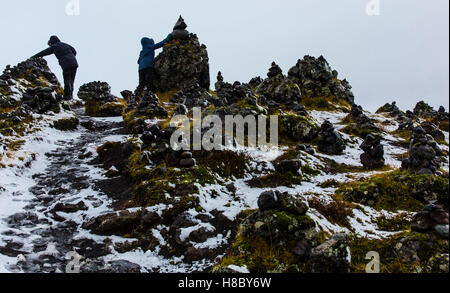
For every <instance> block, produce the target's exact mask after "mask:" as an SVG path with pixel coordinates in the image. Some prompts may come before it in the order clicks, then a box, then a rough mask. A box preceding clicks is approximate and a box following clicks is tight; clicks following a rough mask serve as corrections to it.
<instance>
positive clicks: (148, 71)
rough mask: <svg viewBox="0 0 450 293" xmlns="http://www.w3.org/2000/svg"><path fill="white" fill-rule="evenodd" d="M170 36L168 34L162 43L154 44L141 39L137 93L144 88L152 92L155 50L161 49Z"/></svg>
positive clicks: (146, 39)
mask: <svg viewBox="0 0 450 293" xmlns="http://www.w3.org/2000/svg"><path fill="white" fill-rule="evenodd" d="M171 38H172V34H169V35H168V36H167V38H165V39H164V40H163V41H161V42H159V43H157V44H155V41H154V40H153V39H150V38H142V40H141V44H142V51H141V53H140V54H139V59H138V64H139V86H138V91H142V90H143V89H144V88H145V87H147V89H148V90H151V91H154V90H155V88H154V75H155V71H154V68H153V62H154V59H155V50H156V49H159V48H162V47H163V46H164V45H165V44H166V43H167V42H168V41H169V40H170V39H171Z"/></svg>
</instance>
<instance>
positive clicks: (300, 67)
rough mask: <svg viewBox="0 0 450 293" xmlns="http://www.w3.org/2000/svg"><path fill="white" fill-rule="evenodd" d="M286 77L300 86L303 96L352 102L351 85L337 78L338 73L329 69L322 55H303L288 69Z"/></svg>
mask: <svg viewBox="0 0 450 293" xmlns="http://www.w3.org/2000/svg"><path fill="white" fill-rule="evenodd" d="M288 77H289V78H290V79H292V80H293V81H294V82H295V83H296V84H298V85H299V86H300V88H301V92H302V94H303V96H305V97H308V98H316V97H330V96H334V97H336V98H337V99H340V100H344V101H347V102H349V103H350V104H353V103H354V100H355V98H354V95H353V93H352V91H351V89H352V87H351V86H350V84H349V83H348V82H347V80H345V79H344V80H342V81H339V80H338V73H337V71H335V70H331V67H330V65H329V64H328V62H327V60H325V58H324V57H323V56H320V57H319V58H314V57H311V56H305V57H304V58H303V59H301V60H298V61H297V64H296V65H295V66H294V67H292V68H291V69H290V70H289V73H288Z"/></svg>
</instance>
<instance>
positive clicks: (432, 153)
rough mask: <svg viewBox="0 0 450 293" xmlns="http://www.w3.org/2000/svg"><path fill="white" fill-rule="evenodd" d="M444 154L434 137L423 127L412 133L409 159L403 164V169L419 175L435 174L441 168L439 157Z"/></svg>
mask: <svg viewBox="0 0 450 293" xmlns="http://www.w3.org/2000/svg"><path fill="white" fill-rule="evenodd" d="M442 154H443V152H442V150H441V149H440V148H439V146H438V144H437V143H436V141H435V140H434V139H433V137H432V136H430V135H428V134H427V133H426V132H425V130H424V129H423V128H422V127H420V126H419V127H416V128H414V130H413V131H412V137H411V143H410V147H409V158H408V159H406V160H404V161H403V162H402V168H403V169H408V170H411V171H417V173H418V174H434V173H435V172H436V171H437V169H438V168H439V165H440V162H439V156H442Z"/></svg>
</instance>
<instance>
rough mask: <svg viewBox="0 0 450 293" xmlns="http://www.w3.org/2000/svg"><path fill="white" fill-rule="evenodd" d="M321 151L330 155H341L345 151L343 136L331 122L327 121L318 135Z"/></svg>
mask: <svg viewBox="0 0 450 293" xmlns="http://www.w3.org/2000/svg"><path fill="white" fill-rule="evenodd" d="M318 148H319V151H320V152H322V153H325V154H328V155H339V154H342V152H343V151H344V150H345V148H346V146H345V142H344V140H343V139H342V135H341V134H340V133H339V132H337V131H336V130H335V128H334V126H333V124H331V122H330V121H328V120H326V121H325V122H324V123H323V124H322V126H321V127H320V132H319V135H318Z"/></svg>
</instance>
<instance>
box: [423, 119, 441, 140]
mask: <svg viewBox="0 0 450 293" xmlns="http://www.w3.org/2000/svg"><path fill="white" fill-rule="evenodd" d="M420 127H422V128H423V130H425V132H426V133H427V134H429V135H431V136H432V137H433V138H434V139H438V140H444V139H445V135H444V133H443V132H442V131H440V130H439V127H437V126H436V124H434V123H431V122H429V121H424V122H422V124H420Z"/></svg>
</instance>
